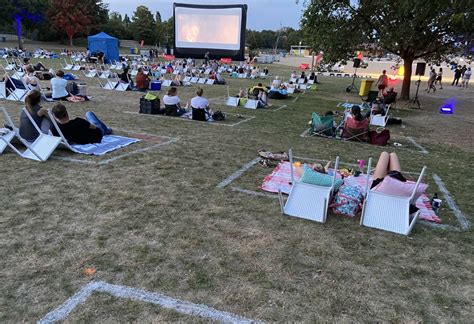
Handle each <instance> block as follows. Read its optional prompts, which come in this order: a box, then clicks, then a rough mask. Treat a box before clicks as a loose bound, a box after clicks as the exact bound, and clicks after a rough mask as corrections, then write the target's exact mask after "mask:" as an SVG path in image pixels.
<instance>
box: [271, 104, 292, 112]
mask: <svg viewBox="0 0 474 324" xmlns="http://www.w3.org/2000/svg"><path fill="white" fill-rule="evenodd" d="M286 107H288V105H283V106H281V107H278V108H277V109H275V110H271V111H278V110H281V109H283V108H286Z"/></svg>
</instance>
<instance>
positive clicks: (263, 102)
mask: <svg viewBox="0 0 474 324" xmlns="http://www.w3.org/2000/svg"><path fill="white" fill-rule="evenodd" d="M257 100H258V107H259V108H265V107H266V106H268V95H267V92H266V91H264V90H260V91H259V92H258V96H257Z"/></svg>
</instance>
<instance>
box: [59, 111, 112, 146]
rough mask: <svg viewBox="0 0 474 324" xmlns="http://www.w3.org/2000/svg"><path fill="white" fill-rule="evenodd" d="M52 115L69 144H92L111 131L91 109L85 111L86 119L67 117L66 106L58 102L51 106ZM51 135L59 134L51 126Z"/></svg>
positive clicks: (98, 141)
mask: <svg viewBox="0 0 474 324" xmlns="http://www.w3.org/2000/svg"><path fill="white" fill-rule="evenodd" d="M53 116H54V118H55V119H56V121H57V122H58V126H59V129H60V130H61V133H63V135H64V137H65V138H66V140H67V141H68V142H69V143H70V144H93V143H100V142H101V141H102V137H104V135H109V134H111V133H112V129H110V128H108V127H107V125H105V124H104V123H103V122H102V121H101V120H100V119H99V118H98V117H97V116H96V115H95V114H94V113H93V112H92V111H88V112H86V115H85V117H86V119H87V120H86V119H82V118H74V119H69V114H68V112H67V110H66V107H65V106H64V105H63V104H61V103H58V104H56V105H55V106H54V107H53ZM53 135H55V136H59V134H58V132H57V130H56V129H55V128H53Z"/></svg>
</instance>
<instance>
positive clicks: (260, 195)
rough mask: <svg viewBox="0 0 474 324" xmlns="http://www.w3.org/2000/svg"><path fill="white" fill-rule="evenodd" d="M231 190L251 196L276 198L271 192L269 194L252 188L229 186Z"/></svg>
mask: <svg viewBox="0 0 474 324" xmlns="http://www.w3.org/2000/svg"><path fill="white" fill-rule="evenodd" d="M230 189H231V190H232V191H236V192H240V193H244V194H247V195H252V196H258V197H266V198H274V199H275V198H277V199H278V196H277V195H272V194H269V193H264V192H258V191H254V190H248V189H243V188H240V187H232V188H230Z"/></svg>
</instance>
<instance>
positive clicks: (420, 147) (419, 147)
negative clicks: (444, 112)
mask: <svg viewBox="0 0 474 324" xmlns="http://www.w3.org/2000/svg"><path fill="white" fill-rule="evenodd" d="M407 140H409V141H410V142H411V143H412V144H413V145H415V146H416V147H417V148H418V149H419V150H420V153H422V154H428V151H427V150H426V149H425V148H424V147H423V146H421V145H420V144H418V143H417V142H416V141H415V140H414V139H413V137H409V136H407Z"/></svg>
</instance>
